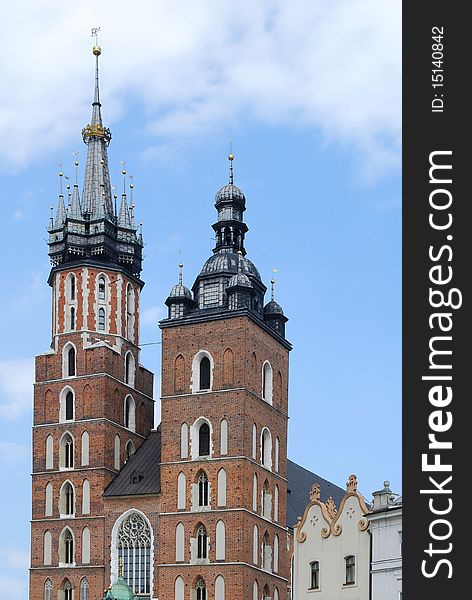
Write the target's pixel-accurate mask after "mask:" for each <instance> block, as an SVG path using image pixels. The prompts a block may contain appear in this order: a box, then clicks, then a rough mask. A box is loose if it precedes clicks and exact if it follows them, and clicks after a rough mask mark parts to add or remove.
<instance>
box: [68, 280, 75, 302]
mask: <svg viewBox="0 0 472 600" xmlns="http://www.w3.org/2000/svg"><path fill="white" fill-rule="evenodd" d="M69 300H72V301H73V300H75V275H72V274H71V275H70V276H69Z"/></svg>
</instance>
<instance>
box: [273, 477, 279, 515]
mask: <svg viewBox="0 0 472 600" xmlns="http://www.w3.org/2000/svg"><path fill="white" fill-rule="evenodd" d="M278 520H279V486H278V485H276V486H275V490H274V521H275V522H276V523H277V522H278Z"/></svg>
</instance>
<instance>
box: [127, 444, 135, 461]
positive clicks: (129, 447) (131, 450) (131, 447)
mask: <svg viewBox="0 0 472 600" xmlns="http://www.w3.org/2000/svg"><path fill="white" fill-rule="evenodd" d="M135 452H136V449H135V447H134V444H133V442H132V441H131V440H128V441H127V442H126V446H125V455H126V460H127V461H128V460H129V459H130V458H131V457H132V456H133V454H134V453H135Z"/></svg>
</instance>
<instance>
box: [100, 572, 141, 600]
mask: <svg viewBox="0 0 472 600" xmlns="http://www.w3.org/2000/svg"><path fill="white" fill-rule="evenodd" d="M135 599H136V596H135V595H134V594H133V590H132V589H131V588H130V587H129V585H128V584H127V583H126V581H125V580H124V579H123V577H122V576H121V575H120V576H119V577H118V579H117V580H116V581H115V583H114V584H113V585H112V586H111V588H109V589H108V590H107V591H106V593H105V595H104V596H103V600H135Z"/></svg>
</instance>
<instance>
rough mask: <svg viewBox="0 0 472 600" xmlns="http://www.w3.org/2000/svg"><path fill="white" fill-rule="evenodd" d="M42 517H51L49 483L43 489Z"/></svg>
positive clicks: (50, 489) (50, 487)
mask: <svg viewBox="0 0 472 600" xmlns="http://www.w3.org/2000/svg"><path fill="white" fill-rule="evenodd" d="M44 516H45V517H52V483H51V482H50V481H49V482H48V483H47V485H46V489H45V502H44Z"/></svg>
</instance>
